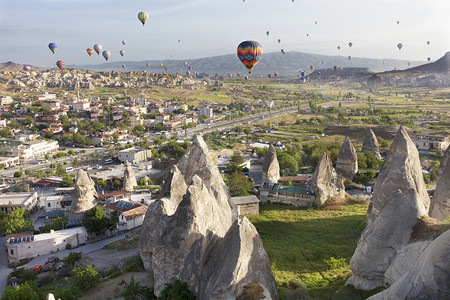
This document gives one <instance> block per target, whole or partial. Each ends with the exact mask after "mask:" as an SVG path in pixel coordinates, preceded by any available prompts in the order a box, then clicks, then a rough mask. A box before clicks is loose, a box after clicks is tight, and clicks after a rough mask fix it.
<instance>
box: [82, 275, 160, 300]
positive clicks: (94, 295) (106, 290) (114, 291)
mask: <svg viewBox="0 0 450 300" xmlns="http://www.w3.org/2000/svg"><path fill="white" fill-rule="evenodd" d="M131 276H134V280H135V282H139V283H140V284H141V285H142V286H147V287H150V286H152V285H153V282H152V279H151V276H150V273H147V272H131V273H125V274H122V275H120V276H118V277H116V278H112V279H109V280H107V281H104V282H102V283H100V284H99V285H96V286H95V287H93V288H91V289H89V290H87V291H85V292H84V295H83V296H81V298H80V300H90V299H92V300H99V299H102V300H106V299H111V300H113V299H123V297H121V296H120V293H121V292H122V291H123V289H124V285H119V283H120V282H121V281H122V280H125V281H126V282H127V283H130V281H131Z"/></svg>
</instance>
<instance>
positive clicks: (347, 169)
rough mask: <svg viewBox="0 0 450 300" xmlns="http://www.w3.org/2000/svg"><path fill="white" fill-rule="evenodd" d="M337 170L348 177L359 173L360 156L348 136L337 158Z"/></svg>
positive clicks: (351, 177)
mask: <svg viewBox="0 0 450 300" xmlns="http://www.w3.org/2000/svg"><path fill="white" fill-rule="evenodd" d="M336 172H337V173H338V174H339V175H342V176H344V177H346V178H350V179H353V178H354V177H355V175H356V173H358V157H357V156H356V149H355V147H354V146H353V144H352V142H351V141H350V139H349V138H348V137H346V138H345V141H344V143H343V144H342V146H341V150H339V154H338V157H337V160H336Z"/></svg>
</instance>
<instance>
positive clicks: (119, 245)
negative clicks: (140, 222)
mask: <svg viewBox="0 0 450 300" xmlns="http://www.w3.org/2000/svg"><path fill="white" fill-rule="evenodd" d="M138 243H139V234H130V235H129V236H128V237H127V238H125V239H123V240H118V241H115V242H112V243H110V244H108V245H106V246H104V247H103V249H116V250H127V249H135V248H137V245H138Z"/></svg>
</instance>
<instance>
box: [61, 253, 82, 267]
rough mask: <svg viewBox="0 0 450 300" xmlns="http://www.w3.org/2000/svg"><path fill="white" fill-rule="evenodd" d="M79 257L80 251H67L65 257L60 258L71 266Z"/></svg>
mask: <svg viewBox="0 0 450 300" xmlns="http://www.w3.org/2000/svg"><path fill="white" fill-rule="evenodd" d="M80 259H81V252H72V251H70V252H69V255H67V256H66V257H65V258H63V259H61V261H62V262H65V263H67V264H68V265H71V266H73V265H74V264H75V263H76V262H77V261H79V260H80Z"/></svg>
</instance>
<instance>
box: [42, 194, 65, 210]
mask: <svg viewBox="0 0 450 300" xmlns="http://www.w3.org/2000/svg"><path fill="white" fill-rule="evenodd" d="M63 197H64V196H49V197H45V198H44V201H43V202H44V203H43V204H44V208H45V211H46V212H47V211H50V210H55V209H62V204H61V200H62V199H63Z"/></svg>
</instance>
